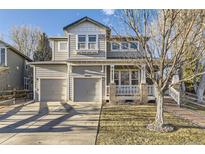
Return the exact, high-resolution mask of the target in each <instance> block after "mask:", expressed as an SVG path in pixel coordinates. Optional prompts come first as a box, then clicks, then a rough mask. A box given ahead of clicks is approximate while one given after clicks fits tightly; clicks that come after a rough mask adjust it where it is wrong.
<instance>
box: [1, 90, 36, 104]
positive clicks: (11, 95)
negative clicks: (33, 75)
mask: <svg viewBox="0 0 205 154" xmlns="http://www.w3.org/2000/svg"><path fill="white" fill-rule="evenodd" d="M32 97H33V92H32V91H29V90H15V89H13V90H4V91H0V101H7V100H14V102H15V100H16V99H19V98H23V99H25V100H27V99H32Z"/></svg>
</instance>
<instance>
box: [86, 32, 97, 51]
mask: <svg viewBox="0 0 205 154" xmlns="http://www.w3.org/2000/svg"><path fill="white" fill-rule="evenodd" d="M96 47H97V38H96V35H88V49H96Z"/></svg>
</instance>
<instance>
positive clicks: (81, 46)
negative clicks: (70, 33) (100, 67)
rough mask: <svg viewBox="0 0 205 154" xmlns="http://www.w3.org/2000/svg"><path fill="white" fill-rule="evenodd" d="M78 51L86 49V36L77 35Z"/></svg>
mask: <svg viewBox="0 0 205 154" xmlns="http://www.w3.org/2000/svg"><path fill="white" fill-rule="evenodd" d="M78 49H86V35H78Z"/></svg>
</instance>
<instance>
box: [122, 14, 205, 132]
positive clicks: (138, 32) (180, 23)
mask: <svg viewBox="0 0 205 154" xmlns="http://www.w3.org/2000/svg"><path fill="white" fill-rule="evenodd" d="M204 17H205V13H204V11H203V10H123V11H122V12H121V13H120V18H121V20H122V21H123V22H124V23H125V24H126V26H127V27H128V29H129V32H130V35H131V36H134V37H136V38H137V40H138V42H139V44H140V46H141V48H140V50H139V51H138V53H140V54H141V56H142V58H143V61H144V63H145V64H146V65H147V72H146V73H147V76H148V77H149V78H150V79H151V80H152V82H153V83H154V85H155V88H156V102H157V112H156V118H155V122H154V123H153V124H150V125H149V128H150V129H152V130H157V131H163V130H164V118H163V117H164V116H163V113H164V112H163V108H164V107H163V104H164V92H165V91H166V90H167V89H168V87H169V86H173V84H179V83H181V82H183V81H188V80H192V79H194V78H195V77H197V76H200V75H202V74H203V73H204V72H198V73H197V74H194V75H190V76H187V77H184V78H181V79H180V80H179V81H178V82H175V83H171V80H172V78H173V76H174V75H176V74H178V72H179V70H180V68H183V67H185V66H189V65H191V64H193V63H195V62H196V60H198V58H199V57H200V56H201V55H202V51H203V50H204V45H203V44H202V42H203V41H204V38H203V25H202V23H203V22H204ZM193 47H194V48H195V49H197V50H195V51H193ZM190 51H192V52H193V53H194V58H192V59H190V58H189V56H188V54H190ZM135 60H136V59H135ZM138 67H140V66H138Z"/></svg>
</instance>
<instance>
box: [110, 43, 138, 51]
mask: <svg viewBox="0 0 205 154" xmlns="http://www.w3.org/2000/svg"><path fill="white" fill-rule="evenodd" d="M112 43H117V44H119V46H120V48H119V49H113V47H112ZM122 43H128V49H122ZM131 43H137V49H133V48H131ZM138 50H139V43H138V42H137V41H129V42H125V41H123V42H116V41H112V42H111V51H120V52H123V51H138Z"/></svg>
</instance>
